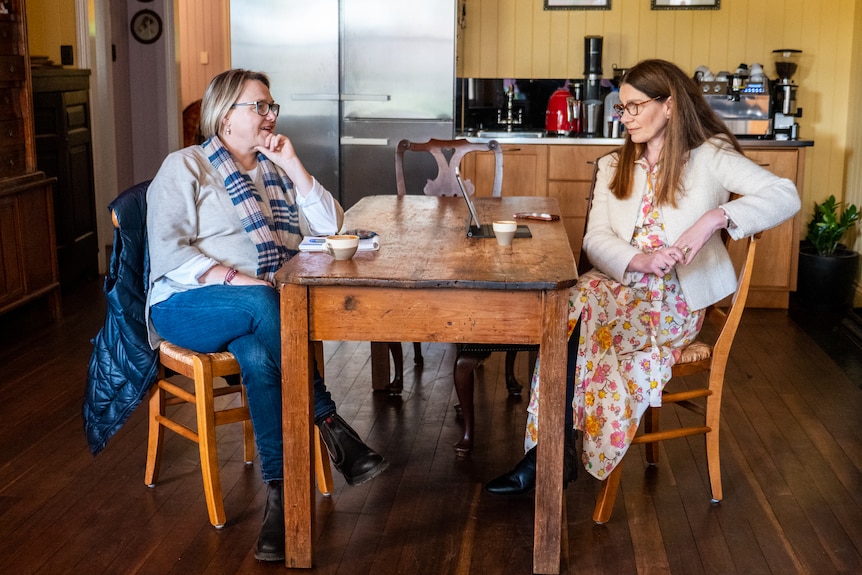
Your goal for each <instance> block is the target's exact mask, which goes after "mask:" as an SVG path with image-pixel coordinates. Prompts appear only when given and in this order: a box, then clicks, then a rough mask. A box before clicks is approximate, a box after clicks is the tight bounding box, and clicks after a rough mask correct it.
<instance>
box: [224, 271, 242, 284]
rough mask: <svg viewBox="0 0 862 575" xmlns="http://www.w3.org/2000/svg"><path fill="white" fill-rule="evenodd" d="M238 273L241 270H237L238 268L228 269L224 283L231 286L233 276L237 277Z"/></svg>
mask: <svg viewBox="0 0 862 575" xmlns="http://www.w3.org/2000/svg"><path fill="white" fill-rule="evenodd" d="M238 273H239V272H238V271H237V270H236V268H230V269H229V270H227V273H226V274H224V285H226V286H229V285H230V282H231V280H233V278H235V277H236V274H238Z"/></svg>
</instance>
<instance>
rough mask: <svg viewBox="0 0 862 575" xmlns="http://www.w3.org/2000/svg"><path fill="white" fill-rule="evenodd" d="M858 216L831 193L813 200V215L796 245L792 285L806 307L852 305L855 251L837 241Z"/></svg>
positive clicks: (843, 306) (856, 212)
mask: <svg viewBox="0 0 862 575" xmlns="http://www.w3.org/2000/svg"><path fill="white" fill-rule="evenodd" d="M842 207H843V209H842ZM859 218H860V212H859V209H858V208H857V207H856V206H855V205H852V204H851V205H848V206H843V204H842V203H841V202H838V201H836V199H835V196H834V195H833V196H829V198H828V199H827V200H826V201H824V202H823V203H822V204H817V203H816V202H815V203H814V217H813V218H812V219H811V222H809V224H808V233H807V235H806V236H805V240H804V241H803V242H802V244H801V246H800V248H799V275H798V279H797V286H796V291H797V294H798V295H799V296H800V297H801V298H802V299H804V300H805V302H806V304H807V305H808V306H811V307H814V308H818V309H832V310H844V309H847V308H850V307H852V305H853V292H854V285H853V284H854V281H855V279H856V275H857V273H858V270H859V253H858V252H855V251H853V250H850V249H847V246H845V245H844V244H842V243H841V240H842V239H844V236H845V235H846V234H847V233H848V232H849V231H850V230H851V229H853V228H855V226H856V223H857V222H858V221H859Z"/></svg>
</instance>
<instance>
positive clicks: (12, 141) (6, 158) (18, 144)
mask: <svg viewBox="0 0 862 575" xmlns="http://www.w3.org/2000/svg"><path fill="white" fill-rule="evenodd" d="M0 158H2V160H0V178H5V177H9V176H14V175H17V174H20V173H21V172H23V171H24V161H25V149H24V121H23V120H21V119H12V120H4V121H0Z"/></svg>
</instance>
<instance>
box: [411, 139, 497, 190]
mask: <svg viewBox="0 0 862 575" xmlns="http://www.w3.org/2000/svg"><path fill="white" fill-rule="evenodd" d="M407 151H410V152H426V153H429V154H431V155H432V156H433V157H434V160H435V161H436V163H437V177H436V178H434V179H433V180H428V183H427V184H425V188H424V189H423V190H422V191H423V192H424V193H425V195H426V196H460V195H461V188H460V187H459V186H458V181H457V180H456V179H455V168H457V167H458V166H460V165H461V160H462V159H463V158H464V156H465V155H467V154H469V153H471V152H489V151H490V152H494V189H493V192H492V194H491V195H492V196H493V197H495V198H499V197H500V194H501V191H502V189H503V149H502V148H501V147H500V143H499V142H497V140H490V141H488V142H487V143H472V142H469V141H467V140H435V139H431V140H428V141H427V142H424V143H417V142H411V141H410V140H401V141H400V142H398V147H397V148H396V149H395V185H396V189H397V190H398V195H399V196H403V195H404V194H406V193H407V184H406V180H405V178H404V152H407ZM464 187H465V188H467V191H468V192H469V193H471V194H472V193H473V191H474V188H473V183H472V182H471V181H470V180H464Z"/></svg>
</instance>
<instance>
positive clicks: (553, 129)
mask: <svg viewBox="0 0 862 575" xmlns="http://www.w3.org/2000/svg"><path fill="white" fill-rule="evenodd" d="M574 101H575V99H574V98H573V97H572V93H571V92H569V91H568V90H567V89H566V88H559V89H558V90H557V91H556V92H554V93H553V94H551V97H550V99H549V100H548V110H547V111H546V112H545V130H547V132H548V134H556V135H559V136H568V135H569V134H571V133H572V130H575V128H576V126H574V125H573V118H572V116H573V113H572V106H573V105H574Z"/></svg>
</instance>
